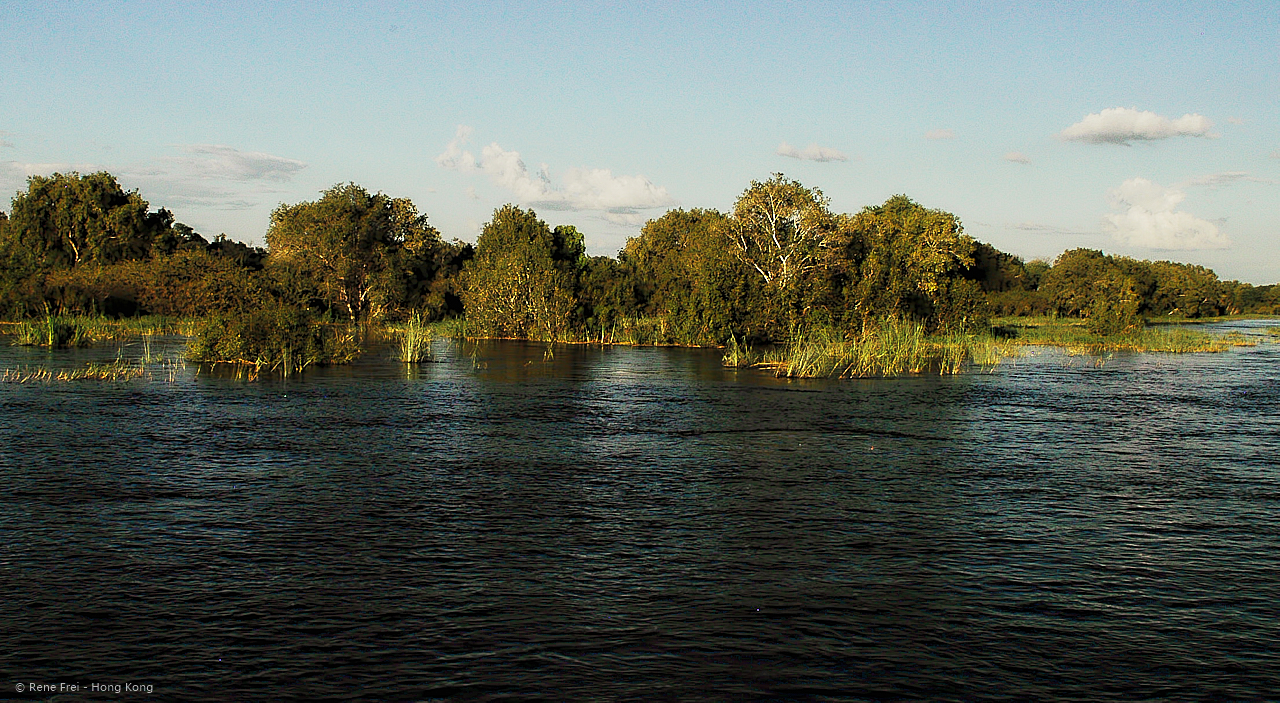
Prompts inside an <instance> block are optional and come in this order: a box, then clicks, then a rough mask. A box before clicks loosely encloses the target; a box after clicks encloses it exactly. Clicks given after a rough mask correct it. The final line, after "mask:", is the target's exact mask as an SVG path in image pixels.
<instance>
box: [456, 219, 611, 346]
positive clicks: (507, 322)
mask: <svg viewBox="0 0 1280 703" xmlns="http://www.w3.org/2000/svg"><path fill="white" fill-rule="evenodd" d="M585 266H586V247H585V245H584V243H583V239H582V235H581V234H580V233H579V232H578V230H577V229H576V228H575V227H573V226H561V227H556V228H555V229H554V230H553V229H551V228H550V227H548V226H547V223H545V222H543V221H542V220H540V219H538V216H537V213H535V212H534V211H532V210H523V209H521V208H519V207H516V206H515V205H506V206H504V207H501V208H498V209H497V210H496V211H494V213H493V219H492V220H490V221H489V222H488V224H486V225H485V226H484V229H483V230H482V231H481V232H480V237H479V238H478V239H477V240H476V251H475V259H473V260H472V261H471V262H469V263H468V264H467V267H466V268H465V270H464V272H463V275H464V289H463V296H462V300H463V305H464V307H465V309H466V311H467V325H468V330H469V331H473V332H475V333H476V334H478V335H480V336H492V337H526V338H531V339H548V340H555V339H560V338H561V337H563V336H564V334H565V333H566V332H567V331H568V330H569V328H570V326H571V324H572V323H573V315H574V311H575V308H576V301H577V290H576V289H577V285H578V274H579V272H580V271H581V270H582V269H583V268H584V267H585Z"/></svg>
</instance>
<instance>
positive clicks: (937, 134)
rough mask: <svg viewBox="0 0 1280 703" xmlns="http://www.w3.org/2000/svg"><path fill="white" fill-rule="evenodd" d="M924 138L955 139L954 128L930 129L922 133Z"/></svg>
mask: <svg viewBox="0 0 1280 703" xmlns="http://www.w3.org/2000/svg"><path fill="white" fill-rule="evenodd" d="M924 138H925V139H955V138H956V131H955V130H954V129H931V130H929V131H928V132H925V133H924Z"/></svg>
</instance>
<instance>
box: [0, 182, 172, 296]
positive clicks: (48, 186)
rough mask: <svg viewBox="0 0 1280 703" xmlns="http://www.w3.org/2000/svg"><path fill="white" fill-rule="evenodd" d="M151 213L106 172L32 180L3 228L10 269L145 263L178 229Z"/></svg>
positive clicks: (139, 198)
mask: <svg viewBox="0 0 1280 703" xmlns="http://www.w3.org/2000/svg"><path fill="white" fill-rule="evenodd" d="M148 208H149V205H148V203H147V201H146V200H143V199H142V196H141V195H139V194H138V192H137V191H127V192H126V191H125V190H124V189H123V188H121V187H120V184H119V183H118V182H117V181H116V178H115V176H112V175H111V174H109V173H107V172H105V171H100V172H98V173H91V174H89V175H86V176H82V175H80V174H78V173H74V172H73V173H68V174H62V173H55V174H53V175H52V176H32V177H30V178H29V179H27V190H26V192H25V193H19V194H18V195H17V196H16V197H15V198H14V199H13V207H12V210H11V211H10V213H9V223H8V224H7V226H5V228H4V240H5V241H4V249H5V251H4V253H5V255H6V257H5V258H6V259H7V264H8V265H9V266H10V267H13V268H15V269H22V270H26V271H37V270H52V269H58V268H70V267H72V266H77V265H81V264H86V263H96V264H112V263H116V262H119V261H127V260H130V259H142V258H146V257H147V256H149V255H150V253H151V246H152V243H153V242H154V241H155V240H156V238H157V237H159V236H160V235H162V234H163V233H164V232H166V231H168V230H169V229H170V227H171V225H172V224H173V215H172V214H170V213H169V211H168V210H164V209H161V210H159V211H157V212H149V211H148Z"/></svg>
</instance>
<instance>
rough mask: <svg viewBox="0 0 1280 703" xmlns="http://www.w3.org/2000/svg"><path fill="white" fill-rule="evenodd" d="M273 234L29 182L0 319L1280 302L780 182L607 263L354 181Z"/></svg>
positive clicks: (545, 330)
mask: <svg viewBox="0 0 1280 703" xmlns="http://www.w3.org/2000/svg"><path fill="white" fill-rule="evenodd" d="M266 242H267V248H266V249H265V250H264V249H259V248H251V247H248V246H246V245H244V244H241V243H239V242H235V241H231V240H228V239H227V238H226V237H225V236H219V237H217V238H215V239H213V240H212V241H209V240H207V239H206V238H205V237H203V236H201V235H200V234H198V233H197V232H195V231H193V230H192V228H190V227H188V226H186V225H183V224H182V223H179V222H175V221H174V218H173V215H172V214H171V213H169V212H168V211H167V210H163V209H161V210H159V211H156V212H151V211H150V209H149V206H148V203H147V202H146V201H145V200H143V199H142V197H141V196H140V195H139V194H138V193H137V192H136V191H134V192H126V191H124V190H123V189H122V188H121V187H120V185H119V184H118V183H117V181H116V179H115V178H114V177H113V176H112V175H111V174H108V173H105V172H103V173H94V174H89V175H84V176H82V175H79V174H76V173H71V174H54V175H53V176H49V177H43V176H34V177H32V178H30V179H29V182H28V187H27V190H26V192H23V193H19V194H18V195H16V196H15V197H14V198H13V201H12V206H11V209H10V211H9V213H8V214H7V215H6V214H5V213H2V212H0V315H4V316H6V317H8V318H10V319H15V318H22V317H30V316H37V315H44V314H46V313H47V312H51V311H53V312H59V313H87V314H95V313H96V314H106V315H111V316H132V315H139V314H161V315H175V316H197V317H224V318H228V317H234V316H237V315H238V316H246V315H248V316H253V315H258V316H261V315H262V314H263V311H264V310H265V311H273V312H272V313H271V314H272V315H274V316H275V317H280V316H281V315H283V316H284V317H287V318H289V319H297V316H298V315H303V316H305V318H306V319H329V320H333V321H342V322H350V323H364V322H369V321H379V320H381V321H394V320H398V319H404V318H407V317H408V316H410V315H414V314H416V315H417V316H418V317H419V318H421V319H426V320H439V319H444V318H460V317H465V320H466V329H467V333H468V334H469V335H473V336H490V337H519V338H529V339H547V340H575V339H576V340H604V341H609V340H614V339H617V338H618V337H619V332H620V331H626V330H631V331H634V330H635V329H636V328H637V327H641V326H643V327H644V328H645V329H646V330H647V334H646V337H645V339H646V340H647V341H655V342H667V343H679V344H698V345H702V344H723V343H725V342H727V341H729V340H730V339H731V338H733V339H738V340H751V341H781V340H784V339H787V338H788V337H789V336H790V335H792V334H794V333H795V331H796V330H798V329H802V328H808V327H812V326H823V327H834V328H839V329H846V330H849V331H851V332H852V331H857V330H863V329H866V328H868V327H869V326H875V325H878V324H881V323H882V322H884V321H885V320H889V319H893V320H908V321H912V322H915V323H919V324H922V325H924V327H925V328H926V329H927V330H930V331H964V330H971V329H978V328H983V327H986V326H988V325H989V321H990V318H991V317H992V316H993V315H1044V314H1050V315H1059V316H1067V317H1079V318H1083V319H1086V320H1088V321H1090V325H1091V326H1092V327H1095V328H1096V329H1097V330H1098V331H1100V332H1112V331H1117V330H1122V329H1125V328H1127V327H1131V326H1133V325H1135V324H1140V322H1141V320H1142V318H1144V317H1147V318H1152V317H1161V318H1197V317H1205V316H1216V315H1223V314H1233V313H1268V314H1274V313H1277V312H1280V290H1278V289H1277V287H1276V286H1252V285H1249V284H1245V283H1239V282H1235V281H1220V280H1218V277H1217V275H1215V274H1214V272H1213V271H1211V270H1209V269H1207V268H1204V267H1201V266H1191V265H1187V264H1178V263H1173V262H1168V261H1156V262H1151V261H1139V260H1135V259H1129V258H1124V257H1114V256H1108V255H1105V254H1103V253H1102V252H1100V251H1093V250H1088V249H1076V250H1073V251H1068V252H1066V253H1064V254H1062V255H1061V256H1060V257H1058V260H1057V261H1055V262H1054V263H1053V264H1052V265H1050V264H1049V263H1047V262H1041V261H1031V262H1024V261H1023V260H1021V259H1019V258H1018V257H1016V256H1013V255H1011V254H1007V253H1004V252H1001V251H998V250H996V249H995V248H994V247H992V246H990V245H988V244H984V243H981V242H977V241H975V240H974V239H972V238H971V237H969V236H967V235H965V234H964V233H963V230H962V228H961V225H960V222H959V220H958V219H957V218H956V217H955V216H954V215H952V214H950V213H947V212H943V211H940V210H931V209H927V208H925V207H922V206H920V205H918V204H917V203H915V202H913V201H912V200H910V199H909V198H907V197H906V196H894V197H892V198H890V199H889V200H887V201H886V202H885V203H884V204H882V205H876V206H870V207H866V208H864V209H863V210H862V211H860V212H858V213H855V214H842V213H833V212H831V211H830V210H829V206H828V200H827V199H826V197H825V196H823V194H822V193H821V191H819V190H817V189H811V188H806V187H804V186H802V185H801V184H799V183H797V182H795V181H792V180H789V179H787V178H785V177H783V176H782V175H775V176H773V177H772V178H770V179H768V180H766V181H763V182H753V183H752V184H751V185H750V187H749V188H747V189H746V191H745V192H744V193H743V194H742V196H741V197H740V198H739V199H738V201H737V202H736V203H735V204H734V207H733V210H732V211H731V212H728V213H721V212H718V211H715V210H699V209H695V210H672V211H669V212H667V213H666V214H664V215H662V216H661V217H659V218H657V219H654V220H651V221H649V222H648V223H646V224H645V226H644V227H643V228H642V229H641V232H640V234H639V236H637V237H633V238H631V239H629V240H628V241H627V244H626V246H625V247H624V248H623V249H622V251H620V252H619V254H618V256H617V258H612V257H607V256H595V257H591V256H587V255H586V252H585V247H584V245H583V238H582V235H581V234H580V233H579V232H578V231H577V230H576V229H575V228H574V227H572V226H559V227H554V228H553V227H550V226H548V225H547V224H546V223H545V222H544V221H543V220H542V219H540V218H539V217H538V216H537V215H536V214H535V213H534V212H533V211H532V210H527V209H522V208H519V207H516V206H513V205H507V206H504V207H502V208H499V209H498V210H497V211H495V212H494V215H493V219H492V220H490V221H489V222H488V223H487V224H486V225H485V226H484V228H483V230H482V231H481V233H480V236H479V239H478V241H477V242H476V244H475V245H474V246H472V245H470V244H466V243H464V242H461V241H457V240H455V241H453V242H446V241H444V240H443V239H442V238H441V236H440V234H439V232H438V231H437V230H436V229H435V228H433V227H432V226H431V225H430V224H428V221H427V218H426V216H425V215H422V214H421V213H419V212H418V211H417V208H416V207H415V206H414V204H413V203H412V202H411V201H409V200H408V199H404V198H392V197H389V196H387V195H384V194H382V193H369V192H368V191H367V190H365V189H364V188H362V187H360V186H358V185H354V184H347V185H338V186H334V187H333V188H330V189H329V190H327V191H325V192H324V193H323V194H322V196H321V197H320V198H319V199H318V200H316V201H314V202H303V203H298V204H295V205H281V206H280V207H279V208H277V209H276V210H275V211H274V212H273V213H272V215H271V223H270V226H269V228H268V230H267V232H266ZM281 311H284V312H281ZM630 338H632V339H634V338H635V336H634V335H632V336H631V337H630Z"/></svg>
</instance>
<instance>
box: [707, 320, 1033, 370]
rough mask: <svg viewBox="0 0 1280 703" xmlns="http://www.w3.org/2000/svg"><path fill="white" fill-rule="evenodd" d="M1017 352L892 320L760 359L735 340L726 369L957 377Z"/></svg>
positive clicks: (832, 333)
mask: <svg viewBox="0 0 1280 703" xmlns="http://www.w3.org/2000/svg"><path fill="white" fill-rule="evenodd" d="M1010 353H1011V350H1009V349H1008V348H1006V347H1004V346H1003V345H1001V344H1000V343H999V342H997V341H996V339H995V338H994V337H993V336H991V335H990V334H986V335H975V334H965V333H959V332H955V333H948V334H941V335H927V334H925V331H924V327H923V325H920V324H919V323H915V322H910V321H904V320H886V321H884V322H882V323H880V324H878V325H875V326H868V327H866V328H864V329H863V330H862V331H861V332H859V333H856V334H850V333H845V332H843V331H841V330H838V329H836V328H833V327H814V328H810V329H807V330H803V331H800V332H797V333H796V334H794V335H792V338H791V339H790V341H788V343H787V344H786V345H784V346H783V347H781V348H779V349H776V350H773V351H771V352H766V353H764V354H758V355H757V354H754V353H753V352H752V351H751V350H750V348H747V349H746V350H745V351H743V348H742V347H741V346H740V345H738V343H737V341H736V340H731V343H730V346H729V348H728V351H727V352H726V354H725V364H726V365H727V366H736V367H746V366H749V367H755V368H767V369H771V370H773V372H774V373H775V374H776V375H777V376H779V377H788V378H875V377H890V376H903V375H910V374H921V373H930V372H933V373H940V374H955V373H959V372H960V371H961V370H962V369H963V368H964V367H965V366H966V365H968V364H978V365H984V366H990V365H994V364H996V363H999V360H1000V358H1001V357H1003V356H1007V355H1009V354H1010Z"/></svg>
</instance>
